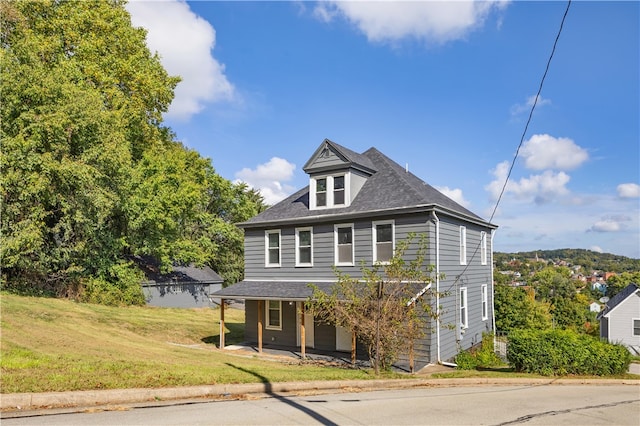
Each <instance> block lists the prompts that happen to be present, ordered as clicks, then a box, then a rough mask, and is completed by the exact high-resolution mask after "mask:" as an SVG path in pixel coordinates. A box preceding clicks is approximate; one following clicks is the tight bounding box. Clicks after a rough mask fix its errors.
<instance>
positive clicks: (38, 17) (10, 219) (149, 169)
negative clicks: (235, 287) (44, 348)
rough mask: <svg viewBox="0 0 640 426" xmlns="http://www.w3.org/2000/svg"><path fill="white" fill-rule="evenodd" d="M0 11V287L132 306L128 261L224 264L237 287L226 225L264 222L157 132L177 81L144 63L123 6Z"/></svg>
mask: <svg viewBox="0 0 640 426" xmlns="http://www.w3.org/2000/svg"><path fill="white" fill-rule="evenodd" d="M0 7H1V8H2V9H1V10H0V20H1V22H0V24H1V28H0V43H1V44H2V52H1V56H0V66H1V73H2V74H1V77H2V78H1V81H0V89H1V92H2V104H1V111H0V118H1V120H2V122H1V127H0V131H1V134H0V136H1V138H2V150H1V153H0V167H1V174H0V189H1V190H2V207H1V209H2V210H1V231H2V245H1V249H0V256H1V258H0V262H1V265H2V282H3V286H6V287H8V288H19V289H22V290H25V289H33V290H34V291H38V292H47V293H55V294H58V295H82V293H83V292H85V291H88V292H96V291H100V292H104V291H105V289H108V290H109V292H111V293H113V295H114V296H113V298H112V299H113V300H115V302H117V303H140V302H141V293H136V292H135V291H133V292H131V291H129V290H130V288H137V287H136V286H138V284H139V281H138V280H139V278H140V277H139V275H138V274H137V273H136V272H135V268H134V267H133V266H132V265H131V264H130V261H129V259H131V256H133V255H141V254H145V255H153V256H155V257H157V258H158V259H159V260H160V261H161V262H162V265H163V266H164V267H165V268H166V267H169V266H170V265H171V263H172V262H175V261H178V262H196V263H198V264H209V265H211V266H214V267H216V266H218V267H219V266H220V264H221V261H222V260H224V261H225V266H226V269H227V270H226V271H220V272H221V273H222V274H225V273H227V274H228V277H225V278H227V280H228V281H230V280H234V279H238V278H239V277H240V275H241V273H242V272H241V271H242V262H241V259H242V235H241V231H239V230H238V229H237V228H236V227H235V226H233V223H234V222H236V221H241V220H246V219H247V218H248V217H250V216H252V215H254V214H256V213H257V212H258V211H259V210H260V209H262V208H264V206H263V204H262V198H261V197H259V195H258V194H256V193H255V192H254V191H252V190H249V189H248V188H246V187H245V186H241V185H235V184H232V183H231V182H229V181H227V180H225V179H222V178H221V177H220V176H218V175H216V174H215V171H214V169H213V167H212V165H211V162H210V160H208V159H205V158H202V157H201V156H200V155H199V154H198V153H197V152H194V151H190V150H188V149H186V148H184V147H183V146H182V145H181V144H180V143H179V142H176V141H175V140H174V135H173V134H172V132H171V131H170V129H168V128H166V127H164V126H163V125H162V113H163V112H165V111H166V110H167V108H168V107H169V104H170V102H171V100H172V98H173V89H174V88H175V86H176V84H177V83H178V82H179V78H177V77H171V76H169V75H168V74H167V73H166V71H165V70H164V68H163V67H162V65H161V64H160V61H159V59H158V57H157V56H156V55H153V54H151V53H150V52H149V50H148V49H147V47H146V44H145V35H146V33H145V31H144V30H143V29H140V28H134V27H132V25H131V21H130V17H129V14H128V13H127V11H126V10H125V8H124V2H121V1H118V0H113V1H82V2H80V1H39V2H34V1H16V2H1V3H0ZM238 253H239V254H240V256H239V257H238ZM218 269H219V268H218ZM223 269H224V268H223ZM138 287H139V286H138ZM113 288H116V289H118V288H121V289H127V290H126V291H122V292H118V291H115V293H114V292H113V291H112V290H113ZM118 294H127V295H128V296H122V297H121V300H117V299H118V297H119V296H118ZM89 296H90V297H89ZM89 296H88V297H87V298H88V299H90V300H100V301H106V302H109V303H112V302H113V301H111V302H110V301H109V300H105V299H104V298H100V297H98V298H96V297H95V295H93V296H91V295H89Z"/></svg>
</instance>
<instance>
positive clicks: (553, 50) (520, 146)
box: [447, 0, 571, 291]
mask: <svg viewBox="0 0 640 426" xmlns="http://www.w3.org/2000/svg"><path fill="white" fill-rule="evenodd" d="M569 7H571V0H569V1H568V2H567V8H566V9H565V11H564V15H563V16H562V21H561V22H560V28H559V29H558V34H557V35H556V39H555V41H554V42H553V48H552V49H551V54H550V55H549V59H548V60H547V66H546V67H545V70H544V74H543V75H542V79H541V80H540V85H539V86H538V92H537V93H536V97H535V99H534V100H533V105H531V110H530V111H529V117H528V118H527V123H526V124H525V126H524V131H523V132H522V136H521V137H520V143H519V144H518V148H517V149H516V153H515V155H514V156H513V160H512V161H511V166H510V167H509V172H508V173H507V177H506V178H505V180H504V185H502V189H501V191H500V195H499V196H498V199H497V200H496V205H495V207H494V208H493V212H491V217H490V218H489V222H491V221H492V220H493V217H494V215H495V214H496V211H497V210H498V206H499V205H500V201H501V200H502V196H503V195H504V191H505V190H506V188H507V184H508V183H509V178H510V177H511V172H512V171H513V167H514V166H515V164H516V160H517V159H518V154H519V153H520V149H521V148H522V144H523V143H524V138H525V136H526V135H527V130H528V129H529V123H531V118H532V117H533V111H535V109H536V105H537V104H538V99H539V98H540V94H541V93H542V87H543V86H544V81H545V79H546V78H547V73H548V72H549V66H550V65H551V60H552V59H553V55H554V54H555V52H556V46H557V45H558V40H559V39H560V34H562V28H563V27H564V21H565V20H566V18H567V14H568V13H569ZM481 244H482V240H480V241H479V242H478V245H477V246H476V248H475V250H474V251H473V254H472V255H471V259H470V260H469V261H468V262H467V264H466V265H465V267H464V269H463V270H462V272H461V273H460V274H459V275H458V276H457V277H456V279H455V280H454V281H453V284H451V285H450V286H449V288H448V289H447V291H449V290H451V288H452V287H453V286H455V285H456V284H457V283H458V281H459V280H460V278H461V277H462V276H463V275H464V274H465V272H466V271H467V269H468V268H469V266H470V265H471V263H472V262H473V259H474V258H475V257H476V255H477V254H478V250H480V245H481ZM492 267H493V265H492Z"/></svg>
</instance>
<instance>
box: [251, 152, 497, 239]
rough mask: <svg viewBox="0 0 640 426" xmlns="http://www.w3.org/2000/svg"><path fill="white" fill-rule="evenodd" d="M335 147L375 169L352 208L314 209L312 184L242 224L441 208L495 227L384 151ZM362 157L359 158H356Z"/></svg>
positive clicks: (353, 202)
mask: <svg viewBox="0 0 640 426" xmlns="http://www.w3.org/2000/svg"><path fill="white" fill-rule="evenodd" d="M329 142H330V143H331V144H332V146H333V147H335V148H336V149H337V150H339V151H340V152H342V153H343V155H345V156H347V157H351V160H352V161H356V160H357V161H359V162H363V160H362V158H366V159H367V161H368V163H369V167H370V168H372V169H373V170H375V171H376V172H375V173H373V175H372V176H370V177H368V178H367V181H366V183H365V184H364V186H363V187H362V189H361V190H360V192H359V193H358V194H357V196H356V197H355V199H354V200H353V201H352V202H351V205H350V206H349V207H342V208H334V209H323V210H321V211H318V210H310V209H309V187H308V186H307V187H305V188H303V189H301V190H299V191H298V192H296V193H295V194H293V195H291V196H290V197H288V198H286V199H285V200H283V201H281V202H279V203H277V204H276V205H274V206H272V207H270V208H268V209H267V210H265V211H264V212H262V213H260V214H259V215H257V216H255V217H253V218H251V219H250V220H248V221H246V222H244V223H241V224H239V226H242V227H247V228H249V227H252V226H260V225H262V224H269V223H271V222H282V221H291V222H297V221H305V220H312V219H314V218H315V219H319V218H322V217H326V216H332V215H333V216H345V217H347V216H358V215H367V214H369V215H371V216H375V215H382V214H384V213H385V212H387V213H388V212H389V211H391V212H396V211H398V210H410V209H412V208H438V209H441V210H444V211H446V212H449V213H451V214H454V215H459V216H462V217H464V218H466V219H468V220H471V221H475V222H480V223H482V224H484V225H486V226H490V227H495V225H491V224H489V223H488V222H487V221H485V220H484V219H482V218H481V217H479V216H477V215H476V214H475V213H473V212H471V211H470V210H468V209H466V208H465V207H463V206H461V205H460V204H458V203H456V202H455V201H453V200H452V199H450V198H449V197H447V196H445V195H444V194H442V193H441V192H440V191H438V190H437V189H435V188H434V187H432V186H431V185H429V184H427V183H425V182H424V181H422V180H421V179H420V178H418V177H417V176H415V175H414V174H413V173H411V172H408V171H406V170H405V169H404V168H403V167H402V166H400V165H399V164H397V163H396V162H394V161H393V160H391V159H390V158H389V157H387V156H385V155H384V154H382V153H381V152H380V151H378V150H377V149H376V148H370V149H368V150H367V151H365V152H364V153H362V154H356V153H354V152H353V151H350V150H348V149H347V148H344V147H342V146H340V145H338V144H336V143H334V142H331V141H329ZM354 156H358V158H353V157H354Z"/></svg>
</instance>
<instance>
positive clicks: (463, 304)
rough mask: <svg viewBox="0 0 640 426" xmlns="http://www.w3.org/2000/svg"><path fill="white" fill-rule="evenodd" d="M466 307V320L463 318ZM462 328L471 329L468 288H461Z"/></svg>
mask: <svg viewBox="0 0 640 426" xmlns="http://www.w3.org/2000/svg"><path fill="white" fill-rule="evenodd" d="M463 307H464V318H463V317H462V308H463ZM458 309H459V310H460V327H461V328H462V329H467V328H469V304H468V303H467V288H466V287H460V306H459V307H458Z"/></svg>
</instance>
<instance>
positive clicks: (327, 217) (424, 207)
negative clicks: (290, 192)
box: [236, 204, 498, 229]
mask: <svg viewBox="0 0 640 426" xmlns="http://www.w3.org/2000/svg"><path fill="white" fill-rule="evenodd" d="M436 211H437V212H439V213H443V214H445V215H448V216H452V217H455V218H458V219H464V220H466V221H468V222H471V223H474V224H476V225H480V226H486V227H488V228H492V229H496V228H498V226H497V225H494V224H492V223H490V222H487V221H484V220H482V219H481V218H477V217H473V216H468V215H464V214H461V213H460V212H456V211H454V210H451V209H447V208H444V207H442V206H439V205H437V204H420V205H417V206H410V207H399V208H395V209H376V210H367V211H363V212H353V213H328V214H327V213H324V214H317V215H313V216H304V217H296V218H285V219H276V220H265V221H260V222H250V221H249V222H240V223H237V224H236V226H239V227H240V228H249V229H251V228H264V227H266V226H274V225H283V224H284V225H290V224H296V223H319V222H330V221H335V220H336V219H340V220H348V219H358V218H371V217H378V216H389V215H393V214H397V213H403V214H409V213H424V212H433V213H435V212H436Z"/></svg>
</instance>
